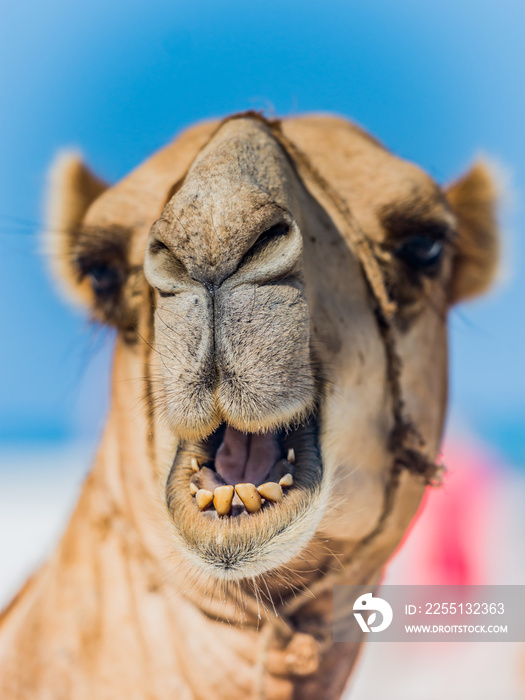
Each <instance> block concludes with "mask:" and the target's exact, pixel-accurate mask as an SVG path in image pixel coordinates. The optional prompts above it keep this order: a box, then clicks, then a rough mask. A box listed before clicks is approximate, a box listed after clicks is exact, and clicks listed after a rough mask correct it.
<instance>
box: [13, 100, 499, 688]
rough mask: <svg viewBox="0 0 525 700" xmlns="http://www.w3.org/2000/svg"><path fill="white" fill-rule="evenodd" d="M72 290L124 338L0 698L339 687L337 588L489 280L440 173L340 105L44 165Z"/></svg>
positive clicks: (58, 272)
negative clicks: (99, 426) (147, 153)
mask: <svg viewBox="0 0 525 700" xmlns="http://www.w3.org/2000/svg"><path fill="white" fill-rule="evenodd" d="M51 181H52V191H51V200H50V213H49V225H48V233H47V242H48V250H49V253H50V258H51V262H52V265H53V272H54V276H55V278H56V279H57V281H58V282H59V284H60V286H61V288H62V290H63V291H64V292H65V294H66V296H67V298H68V299H69V300H71V301H72V302H74V303H77V304H78V305H79V306H80V307H81V308H82V309H84V310H87V311H88V312H89V313H90V315H91V316H92V317H93V318H94V319H96V320H97V321H99V322H102V323H104V324H108V325H110V326H112V327H114V328H116V342H115V351H114V364H113V378H112V400H111V408H110V411H109V415H108V418H107V423H106V426H105V430H104V433H103V436H102V439H101V443H100V447H99V450H98V454H97V457H96V460H95V463H94V466H93V469H92V471H91V473H90V475H89V477H88V478H87V480H86V482H85V484H84V486H83V489H82V492H81V495H80V499H79V501H78V504H77V506H76V509H75V511H74V513H73V515H72V517H71V520H70V522H69V524H68V526H67V529H66V530H65V533H64V535H63V537H62V539H61V540H60V542H59V544H58V546H57V548H56V550H55V551H54V553H53V554H52V556H51V557H50V559H49V560H48V561H47V562H46V563H45V564H44V565H43V566H42V567H41V569H40V570H39V571H37V572H36V573H35V574H34V575H33V576H32V577H31V578H30V579H29V580H28V581H27V583H26V584H25V586H24V587H23V588H22V590H21V591H20V592H19V593H18V595H17V596H16V597H15V598H14V600H13V601H12V602H11V604H10V605H9V606H8V607H7V608H6V609H5V610H4V611H3V614H2V616H1V617H0V668H1V671H0V696H1V697H2V698H3V699H4V700H15V699H16V700H25V699H27V700H29V699H30V700H61V699H64V700H65V699H66V698H67V700H84V699H86V700H87V699H88V698H89V700H93V699H94V698H96V699H97V700H115V699H116V698H126V700H146V699H148V700H153V699H155V700H164V699H166V700H167V699H168V698H169V699H170V700H171V699H173V698H177V699H179V700H186V699H187V700H189V699H190V698H198V699H204V698H206V699H207V700H208V699H209V698H213V699H214V700H221V699H222V698H229V699H230V700H241V699H243V700H244V699H247V698H250V699H252V698H265V699H267V700H289V699H292V698H295V699H297V698H300V699H301V700H310V699H312V700H313V699H315V700H319V698H323V699H325V700H333V699H335V698H340V697H341V695H342V694H343V693H344V692H345V688H346V686H347V683H348V679H349V678H350V676H351V673H352V670H353V668H354V667H355V663H356V660H357V659H358V656H359V651H360V648H361V646H362V645H361V642H360V641H357V642H352V643H334V642H333V641H332V628H333V624H334V622H337V618H338V615H339V612H338V610H332V590H333V586H334V584H336V583H337V584H343V583H348V584H372V585H375V584H376V583H377V582H378V581H379V580H380V578H381V574H382V572H383V570H384V567H385V564H386V562H387V561H388V559H389V558H390V556H391V555H392V553H393V552H394V551H395V549H396V547H397V546H398V544H399V543H400V541H401V539H402V537H403V535H404V534H405V532H406V531H407V528H408V526H409V524H410V523H411V521H412V519H413V517H414V515H415V513H416V511H417V509H418V506H419V503H420V501H421V498H422V496H423V494H424V492H425V489H426V488H427V487H428V486H429V485H432V484H435V483H436V482H438V481H439V480H440V476H441V470H440V467H439V465H437V464H436V458H437V455H438V452H439V443H440V438H441V433H442V429H443V421H444V415H445V408H446V402H447V314H448V310H449V308H451V306H452V305H454V304H456V303H458V302H460V301H462V300H464V299H467V298H470V297H473V296H475V295H477V294H480V293H481V292H483V291H485V290H486V289H487V288H488V287H489V285H490V284H491V282H492V279H493V277H494V274H495V270H496V263H497V251H498V234H497V226H496V218H495V204H496V202H495V199H496V198H495V188H494V186H493V183H492V180H491V176H490V174H489V171H488V169H487V168H486V166H484V165H483V164H481V163H478V164H475V165H474V166H473V167H472V169H471V170H470V171H469V172H468V173H467V174H466V175H464V176H463V177H462V178H460V179H459V180H457V181H456V182H455V183H453V184H452V185H451V186H449V187H447V188H442V187H440V186H439V185H438V184H437V183H436V182H434V181H433V180H432V178H431V177H429V176H428V175H427V174H426V173H425V172H423V171H422V170H421V169H420V168H419V167H417V166H416V165H414V164H412V163H409V162H406V161H404V160H402V159H400V158H398V157H396V156H395V155H393V154H392V153H390V152H389V151H388V150H387V149H386V148H385V147H384V146H383V145H382V144H381V143H380V142H379V141H377V140H376V139H375V138H373V137H372V136H370V135H368V134H367V133H366V132H365V131H363V130H362V129H360V128H358V127H357V126H355V125H353V124H352V123H350V122H349V121H347V120H346V119H343V118H340V117H335V116H327V115H316V114H314V115H307V116H301V117H297V118H290V119H284V120H276V119H275V120H269V119H266V118H264V117H263V116H261V115H259V114H258V113H252V112H247V113H243V114H239V115H234V116H232V117H229V118H226V119H224V120H222V121H213V122H205V123H201V124H198V125H196V126H194V127H192V128H190V129H189V130H187V131H186V132H184V133H183V134H182V135H180V136H179V137H178V138H177V139H176V140H175V141H174V142H173V143H171V144H169V145H168V146H166V147H165V148H164V149H162V150H160V151H159V152H158V153H156V154H155V155H153V156H152V157H151V158H149V159H148V160H147V161H146V162H145V163H143V164H142V165H140V166H139V167H138V168H137V169H136V170H134V171H133V172H132V173H131V174H130V175H128V176H127V177H125V178H124V179H123V180H122V181H120V182H119V183H117V184H116V185H114V186H112V187H108V186H107V185H106V183H104V182H103V181H102V180H101V179H100V178H98V177H97V176H96V175H95V174H94V173H92V172H91V170H90V169H89V168H88V167H87V166H86V165H85V164H84V163H83V161H82V160H81V158H80V157H79V156H77V155H75V154H65V155H62V156H60V157H59V159H58V161H57V162H56V163H55V165H54V168H53V170H52V178H51Z"/></svg>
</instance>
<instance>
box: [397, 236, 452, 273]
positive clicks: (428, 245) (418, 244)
mask: <svg viewBox="0 0 525 700" xmlns="http://www.w3.org/2000/svg"><path fill="white" fill-rule="evenodd" d="M394 252H395V254H396V256H397V257H398V258H400V259H401V260H403V261H404V262H406V263H407V264H408V265H410V267H413V268H415V269H416V270H420V271H421V272H431V271H433V269H434V268H435V267H436V265H437V264H438V263H439V261H440V260H441V255H442V253H443V243H442V242H441V241H436V240H435V239H434V238H429V237H428V236H413V237H412V238H409V239H408V240H407V241H405V242H404V243H402V244H401V245H399V246H398V247H397V248H396V249H395V251H394Z"/></svg>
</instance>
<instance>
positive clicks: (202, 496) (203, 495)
mask: <svg viewBox="0 0 525 700" xmlns="http://www.w3.org/2000/svg"><path fill="white" fill-rule="evenodd" d="M212 501H213V493H212V492H211V491H207V490H206V489H199V490H198V491H197V493H196V494H195V502H196V503H197V505H198V506H199V508H200V510H204V509H205V508H206V506H209V505H210V503H211V502H212Z"/></svg>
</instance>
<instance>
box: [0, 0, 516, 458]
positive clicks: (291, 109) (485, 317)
mask: <svg viewBox="0 0 525 700" xmlns="http://www.w3.org/2000/svg"><path fill="white" fill-rule="evenodd" d="M524 33H525V3H524V2H523V0H500V1H499V2H497V3H495V2H489V1H484V0H461V2H458V0H440V2H439V3H430V2H423V1H422V0H419V1H416V0H397V1H396V2H392V1H391V0H366V1H365V0H353V1H352V0H345V1H337V0H336V1H332V2H322V3H321V2H316V3H313V2H309V1H305V0H303V1H302V2H286V1H285V0H280V2H276V1H275V0H267V1H266V2H264V3H257V2H252V3H247V2H235V1H230V2H218V1H217V0H216V1H215V2H212V0H193V1H191V2H190V1H188V0H184V1H182V2H180V1H179V2H176V1H174V0H171V1H170V2H154V1H152V2H148V3H146V2H136V1H133V0H126V2H124V1H123V0H113V1H112V2H111V3H108V2H107V1H105V2H102V1H101V0H91V1H90V2H89V3H71V2H66V1H65V0H48V1H47V2H45V3H44V2H40V3H35V2H34V1H31V2H30V1H28V0H18V1H17V3H9V4H6V5H5V6H4V8H3V10H2V22H1V25H0V152H1V159H0V193H1V194H0V329H1V336H0V445H1V444H4V445H6V443H10V445H13V444H17V443H18V444H20V443H22V442H23V443H25V444H26V445H27V444H30V443H34V444H41V443H42V442H56V441H71V440H78V439H88V440H91V439H93V437H94V435H95V434H96V433H97V431H98V430H99V427H100V425H101V422H102V418H103V414H104V410H105V406H106V405H107V394H108V386H107V376H108V373H109V370H108V367H109V358H110V349H111V334H109V333H107V332H105V331H101V330H100V329H96V328H93V327H92V326H90V324H89V323H88V322H87V321H86V319H84V318H82V317H81V316H79V315H78V314H76V313H75V312H73V311H71V310H70V309H68V308H67V307H66V306H65V305H64V304H63V303H62V302H61V301H60V299H59V298H58V296H57V295H56V294H55V292H54V289H53V286H52V284H51V283H50V281H49V278H48V275H47V273H46V269H45V260H44V259H43V256H42V255H41V253H40V252H39V240H38V233H39V228H40V225H41V222H42V217H43V193H44V187H45V176H46V169H47V166H48V164H49V162H50V161H51V159H52V158H53V155H54V154H55V153H56V151H57V150H58V149H60V148H63V147H71V146H73V147H78V148H81V150H82V151H83V152H84V153H85V155H86V157H87V160H88V162H89V163H90V164H91V165H92V166H93V167H94V168H95V170H96V171H97V172H98V173H100V174H101V175H102V176H103V177H104V178H106V179H108V180H109V181H111V182H114V181H116V180H117V179H119V178H120V177H122V176H123V175H124V174H126V172H127V171H129V170H130V169H131V168H132V167H134V166H135V165H137V164H138V163H139V162H140V161H142V160H143V159H144V158H145V157H147V156H148V155H150V153H151V152H152V151H153V150H154V149H157V148H159V147H161V146H162V145H164V144H165V143H166V142H167V141H168V140H170V139H171V138H172V137H173V136H174V135H175V134H176V132H177V131H179V130H180V129H181V128H182V127H184V126H186V125H188V124H190V123H192V122H193V121H195V120H198V119H202V118H205V117H211V116H222V115H225V114H228V113H231V112H235V111H239V110H245V109H247V108H255V109H261V108H264V109H266V110H267V112H268V113H270V114H272V113H277V114H279V115H289V114H295V113H298V112H304V111H308V110H324V111H334V112H339V113H342V114H345V115H347V116H349V117H351V118H353V119H355V120H356V121H357V122H359V123H360V124H362V125H363V126H365V127H366V128H367V129H369V130H370V131H372V132H373V133H374V134H375V135H376V136H377V137H379V138H380V139H381V140H382V141H383V142H384V143H385V144H386V145H388V146H389V147H390V148H391V149H392V150H394V151H395V152H397V153H398V154H399V155H401V156H403V157H406V158H409V159H411V160H414V161H415V162H417V163H419V164H420V165H422V166H423V167H424V168H426V169H427V170H428V171H429V172H430V173H431V174H432V175H433V176H434V177H435V178H436V179H437V180H438V181H439V182H446V181H448V180H450V179H452V178H454V177H455V176H457V175H459V174H460V173H461V172H462V171H463V170H464V169H465V168H466V167H467V166H468V165H469V163H470V162H471V161H472V159H473V158H474V156H475V155H476V154H479V153H480V152H483V153H486V154H489V155H490V156H492V157H493V158H495V159H496V160H498V161H500V162H501V163H503V164H504V165H505V166H506V168H507V169H508V171H509V172H510V174H511V176H512V188H511V189H512V191H513V193H514V194H513V195H512V196H511V197H508V199H509V200H510V205H509V206H507V208H506V209H505V210H504V212H503V217H502V220H503V224H504V229H505V248H506V251H505V269H504V275H503V279H502V281H501V283H500V285H499V286H498V288H497V289H496V290H495V291H494V292H493V293H492V294H491V295H490V296H488V297H486V298H484V299H483V300H480V301H479V302H474V303H472V304H469V305H467V306H463V307H460V308H459V309H457V310H455V311H454V312H453V313H452V315H451V330H452V337H451V353H452V355H451V357H452V363H451V369H452V377H451V380H452V381H451V385H452V392H451V399H452V406H453V409H454V414H456V415H458V416H461V418H462V420H464V421H465V422H466V424H467V425H469V426H470V427H471V428H473V429H474V430H475V431H476V432H477V433H478V434H479V435H481V436H482V437H484V438H485V439H487V440H489V441H491V442H492V443H493V444H495V445H496V447H498V448H499V449H500V451H501V452H502V453H504V454H505V455H506V456H507V457H508V459H509V460H510V461H511V462H513V463H515V464H518V465H519V464H521V465H525V399H524V397H525V371H524V354H525V323H524V317H525V314H524V302H525V276H524V274H523V257H524V247H525V246H524V244H523V240H524V236H523V229H524V224H525V215H524V211H523V204H522V202H523V192H524V191H525V190H524V187H525V168H524V166H525V89H524V88H525V80H524V77H523V75H524V70H525V41H524Z"/></svg>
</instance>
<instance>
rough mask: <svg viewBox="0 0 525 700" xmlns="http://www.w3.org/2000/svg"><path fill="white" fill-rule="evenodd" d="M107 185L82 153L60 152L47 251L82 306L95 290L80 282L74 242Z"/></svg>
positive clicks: (66, 289)
mask: <svg viewBox="0 0 525 700" xmlns="http://www.w3.org/2000/svg"><path fill="white" fill-rule="evenodd" d="M106 189H107V185H106V183H105V182H103V181H102V180H100V179H99V178H98V177H97V176H96V175H95V174H94V173H92V172H91V170H90V169H89V168H88V167H87V165H86V164H85V163H84V162H83V160H82V157H81V155H80V154H79V153H75V152H70V151H65V152H63V153H60V154H59V155H58V156H57V157H56V159H55V162H54V163H53V165H52V167H51V169H50V172H49V186H48V190H49V193H50V196H49V199H48V207H47V231H46V236H45V239H44V244H45V253H46V254H47V256H48V259H49V261H50V263H51V271H52V273H53V278H54V280H55V281H56V282H57V284H58V285H60V288H61V291H62V292H63V293H64V295H65V296H66V298H68V299H70V300H72V301H75V302H76V303H77V304H79V305H81V306H89V305H90V304H91V303H92V294H91V289H90V288H89V285H88V284H86V283H84V284H82V283H81V284H79V280H78V275H77V274H76V273H75V269H74V266H73V265H72V264H71V248H72V243H73V240H74V238H75V236H76V234H77V233H78V228H79V226H80V223H81V222H82V219H83V218H84V215H85V213H86V211H87V210H88V208H89V206H90V205H91V204H92V203H93V202H94V201H95V199H97V197H99V196H100V195H101V194H102V192H104V190H106Z"/></svg>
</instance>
